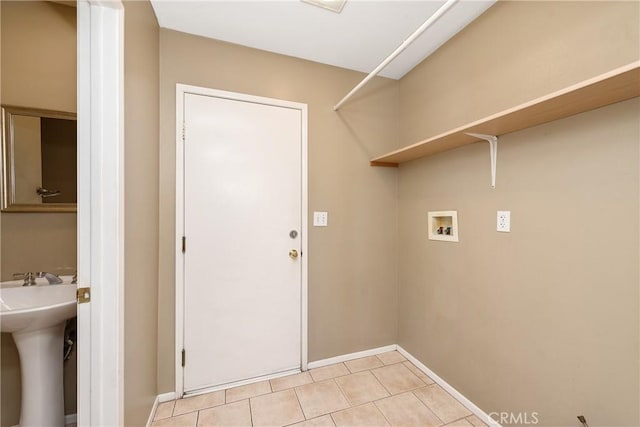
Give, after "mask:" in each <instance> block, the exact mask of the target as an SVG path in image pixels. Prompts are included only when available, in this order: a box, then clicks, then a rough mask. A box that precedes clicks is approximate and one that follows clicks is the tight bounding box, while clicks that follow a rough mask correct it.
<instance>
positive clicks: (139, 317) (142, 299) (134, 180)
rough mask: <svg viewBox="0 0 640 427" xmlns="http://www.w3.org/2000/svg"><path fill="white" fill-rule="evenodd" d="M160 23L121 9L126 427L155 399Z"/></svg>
mask: <svg viewBox="0 0 640 427" xmlns="http://www.w3.org/2000/svg"><path fill="white" fill-rule="evenodd" d="M158 54H159V51H158V23H157V21H156V18H155V15H154V13H153V10H152V8H151V4H150V3H149V2H148V1H144V2H138V1H131V2H126V3H125V67H124V68H125V70H124V71H125V153H124V158H125V343H124V344H125V347H124V352H125V360H124V378H125V384H124V398H125V414H124V417H125V420H124V421H125V425H126V426H143V425H145V423H146V421H147V417H148V416H149V412H150V411H151V407H152V405H153V401H154V399H155V397H156V395H157V382H156V374H157V372H156V358H157V333H158V332H157V322H158V320H157V319H158V126H159V123H158V104H159V100H158V74H159V70H158Z"/></svg>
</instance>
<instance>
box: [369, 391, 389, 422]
mask: <svg viewBox="0 0 640 427" xmlns="http://www.w3.org/2000/svg"><path fill="white" fill-rule="evenodd" d="M389 397H393V396H389ZM389 397H384V398H383V399H388V398H389ZM381 400H382V399H378V400H374V401H373V402H372V403H373V406H375V407H376V409H377V410H378V412H380V413H381V414H382V417H383V418H384V419H385V420H386V421H387V423H388V424H389V425H390V426H392V425H393V424H391V421H389V418H387V416H386V415H385V414H384V412H382V409H380V407H379V406H378V404H377V403H376V402H379V401H381Z"/></svg>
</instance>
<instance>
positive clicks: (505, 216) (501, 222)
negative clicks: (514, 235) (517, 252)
mask: <svg viewBox="0 0 640 427" xmlns="http://www.w3.org/2000/svg"><path fill="white" fill-rule="evenodd" d="M496 230H498V231H501V232H503V233H509V232H510V231H511V211H498V224H497V227H496Z"/></svg>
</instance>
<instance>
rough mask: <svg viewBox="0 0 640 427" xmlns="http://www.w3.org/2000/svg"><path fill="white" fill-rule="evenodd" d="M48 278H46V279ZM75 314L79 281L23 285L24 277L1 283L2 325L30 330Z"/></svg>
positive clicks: (51, 324)
mask: <svg viewBox="0 0 640 427" xmlns="http://www.w3.org/2000/svg"><path fill="white" fill-rule="evenodd" d="M45 282H46V280H45ZM75 315H76V285H72V284H71V283H63V284H60V285H49V284H42V285H35V286H22V281H21V280H19V281H15V282H5V283H2V287H0V329H1V330H2V332H11V333H13V332H28V331H35V330H37V329H42V328H48V327H50V326H54V325H57V324H59V323H61V322H64V321H65V320H67V319H70V318H72V317H74V316H75Z"/></svg>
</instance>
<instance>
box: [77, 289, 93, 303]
mask: <svg viewBox="0 0 640 427" xmlns="http://www.w3.org/2000/svg"><path fill="white" fill-rule="evenodd" d="M76 300H77V301H78V304H84V303H87V302H91V288H78V289H77V290H76Z"/></svg>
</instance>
